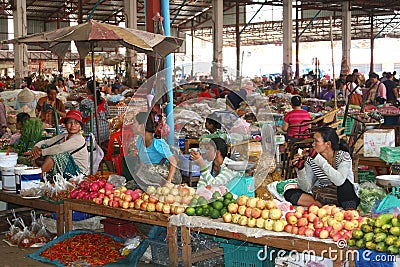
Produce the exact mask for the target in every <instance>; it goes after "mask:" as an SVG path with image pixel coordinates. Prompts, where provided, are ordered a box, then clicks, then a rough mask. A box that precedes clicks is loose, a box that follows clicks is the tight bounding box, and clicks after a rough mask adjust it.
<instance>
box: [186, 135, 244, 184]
mask: <svg viewBox="0 0 400 267" xmlns="http://www.w3.org/2000/svg"><path fill="white" fill-rule="evenodd" d="M204 151H205V154H204V159H203V155H202V154H201V153H200V152H198V151H196V150H193V151H192V152H191V154H190V159H191V160H193V161H194V162H195V163H196V164H197V165H199V166H200V168H201V175H200V180H199V182H198V183H197V186H198V187H200V186H206V185H227V184H228V183H229V182H230V181H231V180H232V179H233V178H235V177H236V176H237V175H238V173H237V172H236V171H233V170H231V169H229V168H228V167H227V166H226V159H227V158H226V156H227V155H228V145H227V144H226V142H225V141H224V139H222V138H219V137H218V138H212V139H211V140H210V142H208V143H207V144H206V145H205V149H204ZM206 161H207V162H210V163H211V164H207V162H206Z"/></svg>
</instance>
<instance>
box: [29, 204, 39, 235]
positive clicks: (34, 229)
mask: <svg viewBox="0 0 400 267" xmlns="http://www.w3.org/2000/svg"><path fill="white" fill-rule="evenodd" d="M31 218H32V222H31V226H30V231H31V232H32V234H34V235H36V234H37V233H38V232H39V231H40V229H41V228H42V227H41V226H40V224H39V223H38V221H37V220H36V212H35V211H34V210H31Z"/></svg>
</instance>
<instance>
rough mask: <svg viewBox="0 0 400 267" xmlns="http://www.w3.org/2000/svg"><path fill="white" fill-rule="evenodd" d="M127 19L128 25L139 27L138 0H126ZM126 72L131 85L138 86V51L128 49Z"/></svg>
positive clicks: (133, 27)
mask: <svg viewBox="0 0 400 267" xmlns="http://www.w3.org/2000/svg"><path fill="white" fill-rule="evenodd" d="M124 7H125V8H124V10H125V21H126V27H128V28H132V29H137V0H125V1H124ZM125 61H126V74H127V77H126V78H127V83H128V86H129V87H135V86H137V77H136V72H135V65H136V63H137V53H136V51H135V50H133V49H127V50H126V60H125Z"/></svg>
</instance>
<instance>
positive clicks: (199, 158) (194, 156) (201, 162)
mask: <svg viewBox="0 0 400 267" xmlns="http://www.w3.org/2000/svg"><path fill="white" fill-rule="evenodd" d="M190 160H193V161H194V162H195V163H196V164H197V165H199V166H200V167H203V166H204V165H205V162H204V159H203V157H202V156H201V153H200V152H198V151H193V150H192V152H191V153H190Z"/></svg>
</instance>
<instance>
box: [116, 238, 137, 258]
mask: <svg viewBox="0 0 400 267" xmlns="http://www.w3.org/2000/svg"><path fill="white" fill-rule="evenodd" d="M141 241H142V237H141V236H135V237H133V238H128V239H127V240H126V241H125V243H124V247H123V248H121V249H120V252H121V255H122V256H126V255H128V254H129V253H131V252H132V251H133V250H134V249H136V248H137V247H138V246H139V245H140V242H141Z"/></svg>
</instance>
